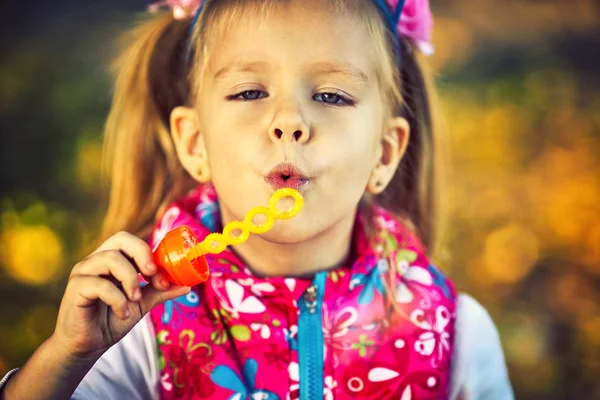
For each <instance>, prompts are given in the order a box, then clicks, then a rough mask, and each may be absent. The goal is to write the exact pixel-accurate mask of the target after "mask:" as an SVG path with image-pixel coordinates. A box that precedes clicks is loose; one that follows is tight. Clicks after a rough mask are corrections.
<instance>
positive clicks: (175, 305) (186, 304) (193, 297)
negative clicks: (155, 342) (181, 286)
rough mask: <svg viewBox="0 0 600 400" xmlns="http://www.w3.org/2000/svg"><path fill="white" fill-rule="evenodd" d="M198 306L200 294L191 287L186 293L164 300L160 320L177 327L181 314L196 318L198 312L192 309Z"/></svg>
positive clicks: (179, 323)
mask: <svg viewBox="0 0 600 400" xmlns="http://www.w3.org/2000/svg"><path fill="white" fill-rule="evenodd" d="M199 306H200V295H199V294H198V292H197V291H196V290H195V289H192V290H191V291H190V292H189V293H188V294H186V295H183V296H180V297H177V298H175V299H173V300H167V301H165V302H164V312H163V315H162V317H161V321H162V323H163V324H165V325H167V324H169V323H172V324H173V327H174V328H178V327H179V326H180V325H181V322H182V321H181V316H184V317H186V318H188V319H196V318H197V317H198V312H197V311H195V310H194V309H195V308H198V307H199ZM177 311H178V312H177ZM174 317H175V318H174Z"/></svg>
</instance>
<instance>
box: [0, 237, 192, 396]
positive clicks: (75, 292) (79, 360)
mask: <svg viewBox="0 0 600 400" xmlns="http://www.w3.org/2000/svg"><path fill="white" fill-rule="evenodd" d="M139 273H142V274H144V275H146V276H148V277H151V278H150V280H151V284H148V285H145V286H144V287H143V288H141V290H140V283H139V277H138V274H139ZM161 275H162V274H161V273H159V272H158V270H157V267H156V265H154V263H153V261H152V252H151V249H150V247H148V245H147V244H146V243H145V242H144V241H142V240H141V239H139V238H136V237H135V236H132V235H130V234H128V233H125V232H121V233H118V234H116V235H114V236H112V237H110V238H109V239H108V240H107V241H105V242H104V243H103V244H102V245H101V246H100V247H99V248H98V249H97V250H96V251H95V252H94V253H92V254H91V255H90V256H88V257H87V258H85V259H84V260H82V261H80V262H79V263H77V265H76V266H75V267H74V268H73V270H72V271H71V275H70V277H69V281H68V283H67V288H66V290H65V294H64V295H63V298H62V301H61V306H60V308H59V311H58V318H57V321H56V327H55V329H54V333H53V334H52V336H51V337H50V338H49V339H48V340H46V341H45V342H44V343H43V344H42V345H41V346H40V347H39V348H38V349H37V350H36V351H35V352H34V353H33V355H32V356H31V358H30V359H29V360H28V361H27V362H26V363H25V366H24V367H23V368H21V369H20V370H19V371H18V372H17V373H16V374H14V375H13V376H12V377H11V378H10V379H9V380H8V382H7V384H6V386H5V387H4V388H3V389H2V390H1V391H0V399H2V400H13V399H19V400H38V399H52V400H61V399H63V400H65V399H69V398H71V396H72V394H73V392H74V391H75V389H76V388H77V387H78V386H79V384H80V382H81V381H82V380H83V379H84V377H85V376H86V374H87V373H88V372H89V371H90V369H92V367H93V366H94V364H95V363H96V362H97V361H98V360H99V359H100V358H101V357H103V355H104V354H106V353H107V351H108V350H109V349H110V348H111V347H113V346H114V345H115V344H117V343H118V342H120V341H121V339H122V338H124V337H125V336H126V335H127V334H128V333H129V332H130V331H131V330H132V329H133V328H134V327H135V326H136V325H137V324H138V322H140V320H141V319H142V318H143V317H144V315H146V313H147V312H148V311H150V309H152V308H153V307H154V306H156V305H157V304H159V303H162V302H164V301H166V300H170V299H173V298H176V297H179V296H181V295H184V294H186V293H188V292H189V290H190V288H189V287H176V286H170V285H167V284H164V283H162V282H163V278H162V277H161ZM121 348H122V347H118V348H117V349H121ZM115 351H117V353H118V350H115ZM109 354H113V352H110V353H109ZM109 358H110V357H109ZM125 358H126V357H125ZM147 364H148V365H152V364H151V363H147ZM99 365H104V360H103V361H102V362H101V363H100V364H99ZM128 365H130V364H128ZM111 368H112V370H111V371H115V366H114V365H111ZM111 378H112V376H109V377H107V378H105V382H106V381H108V380H109V379H111ZM94 389H96V388H94ZM119 397H120V395H119Z"/></svg>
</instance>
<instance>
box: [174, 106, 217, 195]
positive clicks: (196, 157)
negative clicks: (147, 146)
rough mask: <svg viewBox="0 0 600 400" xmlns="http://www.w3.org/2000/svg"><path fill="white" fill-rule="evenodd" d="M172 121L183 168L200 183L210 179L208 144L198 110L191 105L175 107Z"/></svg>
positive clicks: (175, 141) (176, 147) (176, 148)
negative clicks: (201, 128) (203, 133)
mask: <svg viewBox="0 0 600 400" xmlns="http://www.w3.org/2000/svg"><path fill="white" fill-rule="evenodd" d="M170 123H171V136H172V137H173V142H174V143H175V150H176V151H177V157H178V158H179V162H181V165H182V166H183V168H184V169H185V170H186V171H187V172H188V173H189V174H190V176H191V177H192V178H194V179H195V180H197V181H198V182H200V183H206V182H208V181H210V176H211V175H210V169H209V166H208V157H207V154H206V145H205V144H204V138H203V137H202V135H201V134H200V124H199V121H198V114H197V113H196V111H195V110H194V109H193V108H189V107H175V108H174V109H173V111H171V118H170Z"/></svg>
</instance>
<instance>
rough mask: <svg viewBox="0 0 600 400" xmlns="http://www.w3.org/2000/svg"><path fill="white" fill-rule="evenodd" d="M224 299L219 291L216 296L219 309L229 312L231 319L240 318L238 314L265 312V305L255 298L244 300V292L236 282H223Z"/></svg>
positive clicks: (248, 297) (250, 297)
mask: <svg viewBox="0 0 600 400" xmlns="http://www.w3.org/2000/svg"><path fill="white" fill-rule="evenodd" d="M225 291H226V294H227V297H226V298H223V296H222V295H221V294H219V291H217V292H216V293H217V295H218V296H219V297H220V298H221V307H223V308H224V309H225V310H227V311H229V312H230V313H231V315H232V317H233V318H235V319H238V318H240V314H239V313H240V312H242V313H246V314H259V313H262V312H264V311H265V309H266V308H265V305H264V304H263V303H262V302H261V301H260V300H258V299H257V298H256V297H255V296H252V295H251V296H247V297H245V298H244V294H245V290H244V288H243V287H242V286H241V285H240V284H239V283H237V282H235V281H232V280H226V281H225Z"/></svg>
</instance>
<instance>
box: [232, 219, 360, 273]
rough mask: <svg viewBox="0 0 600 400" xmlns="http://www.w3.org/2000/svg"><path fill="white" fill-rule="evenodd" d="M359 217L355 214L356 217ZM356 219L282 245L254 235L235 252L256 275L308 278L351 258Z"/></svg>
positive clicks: (235, 248) (341, 222)
mask: <svg viewBox="0 0 600 400" xmlns="http://www.w3.org/2000/svg"><path fill="white" fill-rule="evenodd" d="M354 215H355V214H354ZM354 219H355V218H354V216H352V217H350V218H344V219H343V220H341V221H339V222H338V223H336V224H335V225H333V226H332V227H331V228H329V229H328V230H326V231H323V232H322V233H320V234H318V235H316V236H313V237H311V238H310V239H308V240H305V241H302V242H298V243H291V244H282V243H274V242H269V241H267V240H265V239H264V238H263V237H261V236H260V235H250V238H249V239H248V241H247V242H246V243H244V244H242V245H239V246H235V247H234V248H233V250H234V251H235V253H236V254H237V255H238V256H239V257H240V258H241V259H242V260H244V262H245V263H246V265H247V266H248V268H250V269H251V270H252V271H253V272H254V273H255V274H256V275H259V276H304V275H310V274H313V273H315V272H318V271H323V270H328V269H331V268H335V267H338V266H340V265H342V264H344V263H345V262H346V261H347V259H348V258H349V256H350V250H351V247H352V246H351V245H352V232H353V228H354Z"/></svg>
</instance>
